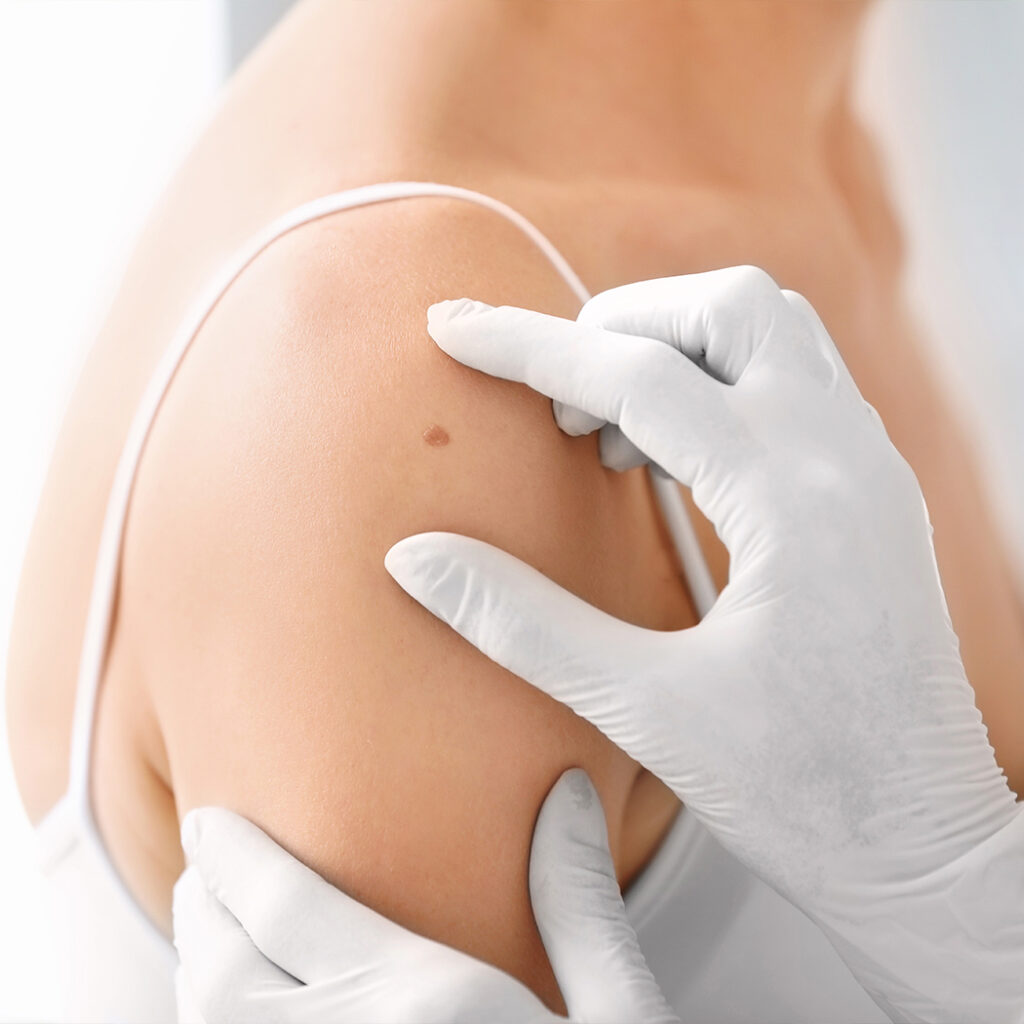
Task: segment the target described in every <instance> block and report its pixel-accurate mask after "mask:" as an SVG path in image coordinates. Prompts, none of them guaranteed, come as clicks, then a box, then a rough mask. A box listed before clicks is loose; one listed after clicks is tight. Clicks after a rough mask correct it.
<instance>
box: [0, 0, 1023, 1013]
mask: <svg viewBox="0 0 1024 1024" xmlns="http://www.w3.org/2000/svg"><path fill="white" fill-rule="evenodd" d="M285 2H286V0H261V2H260V4H257V3H256V0H236V4H235V8H234V13H235V15H236V24H235V26H234V27H235V30H236V34H235V36H234V37H232V36H231V34H230V33H229V31H228V28H227V26H228V24H229V22H228V20H227V18H226V15H225V11H226V8H225V5H224V2H223V0H134V2H129V0H121V2H116V0H23V2H13V0H6V2H0V624H2V626H3V630H2V634H0V664H5V663H6V652H7V624H8V622H9V618H10V612H11V607H12V604H13V597H14V591H15V587H16V583H17V575H18V571H19V567H20V561H21V555H22V548H23V545H24V543H25V539H26V537H27V535H28V530H29V526H30V523H31V518H32V514H33V510H34V506H35V502H36V499H37V495H38V492H39V488H40V486H41V484H42V480H43V474H44V472H45V467H46V462H47V459H48V456H49V451H50V448H51V445H52V443H53V439H54V437H55V435H56V431H57V427H58V425H59V421H60V416H61V413H62V410H63V407H64V403H65V401H66V399H67V396H68V393H69V391H70V388H71V387H72V385H73V383H74V380H75V374H76V371H77V368H78V366H79V364H80V361H81V359H82V357H83V355H84V352H85V351H86V349H87V347H88V345H89V344H90V342H91V338H92V335H93V333H94V331H95V329H96V327H97V325H98V323H99V320H100V319H101V317H102V315H103V312H104V310H105V307H106V304H107V302H108V301H109V299H110V297H111V295H112V292H113V288H114V285H115V283H116V281H117V278H118V275H119V272H120V268H121V266H122V265H123V262H124V260H125V259H126V258H127V256H128V253H129V250H130V246H131V242H132V239H133V238H134V235H135V233H136V231H137V230H138V228H139V227H140V225H141V220H142V218H143V217H144V216H145V214H146V211H147V209H148V207H149V205H150V204H151V203H152V201H153V200H154V198H155V197H156V195H157V193H158V192H159V190H160V188H161V186H162V183H163V182H164V181H165V180H166V178H167V176H168V175H169V174H170V172H171V171H172V170H173V168H174V166H175V165H176V163H177V162H178V161H179V160H180V159H181V157H182V156H183V155H184V152H185V151H186V149H187V146H188V145H189V142H190V140H191V138H192V137H193V135H194V132H195V131H196V130H198V127H199V126H200V125H201V123H202V121H203V118H204V117H205V116H206V114H207V112H208V110H209V105H210V103H211V100H212V97H213V96H214V94H215V92H216V89H217V87H218V85H219V82H220V81H221V79H222V77H223V75H224V74H225V72H226V69H227V67H228V66H229V63H230V60H231V52H232V45H231V44H232V38H234V42H235V44H236V45H237V36H238V25H237V19H238V16H239V15H238V12H239V10H241V11H242V12H243V13H242V20H248V21H249V22H250V24H248V25H246V26H243V28H245V29H246V31H247V32H248V33H249V34H253V33H254V32H257V28H259V27H262V26H261V25H260V26H257V27H256V28H254V26H253V24H252V22H253V21H254V19H256V12H257V9H258V8H260V9H261V10H260V14H259V17H260V18H264V17H266V13H265V12H266V11H267V10H268V9H271V8H273V7H274V6H275V5H283V4H284V3H285ZM410 2H414V0H410ZM247 4H248V5H249V6H246V5H247ZM1022 53H1024V4H1021V3H1019V2H1016V0H1007V2H999V0H884V2H883V4H882V5H881V6H880V7H879V8H877V9H876V10H875V12H874V13H873V15H872V20H871V23H870V25H869V29H868V32H867V34H866V37H865V50H864V62H863V68H864V74H863V78H862V85H861V92H860V95H861V101H862V105H863V107H864V109H865V112H866V114H867V115H868V116H869V119H870V120H871V121H872V123H873V124H875V126H876V128H877V130H878V131H879V133H880V135H881V137H882V139H883V141H884V142H885V143H886V145H887V147H888V154H889V165H890V170H891V181H892V186H893V189H894V191H895V193H896V195H897V197H898V198H899V200H900V203H901V205H902V208H903V211H904V216H905V219H906V226H907V228H908V231H909V241H910V256H911V262H910V273H909V275H908V287H909V289H910V294H911V296H912V298H913V299H914V302H915V305H916V307H917V308H918V311H919V315H920V316H921V319H922V322H923V323H925V325H926V326H927V327H928V328H929V329H930V334H931V336H932V339H933V343H934V345H935V353H936V358H937V360H939V361H940V362H941V363H942V365H943V366H944V367H945V368H946V371H947V373H948V374H949V375H950V380H951V381H952V382H954V384H955V391H956V394H957V396H958V398H959V399H960V401H961V402H962V404H963V406H964V408H965V409H966V410H967V411H968V412H970V413H972V414H974V420H973V422H974V424H975V426H976V429H977V431H978V437H979V446H980V451H981V452H982V453H983V455H984V457H985V459H986V461H987V464H988V467H989V471H990V473H991V478H992V482H993V486H997V487H998V489H999V494H1000V495H1001V496H1002V499H1003V508H1004V519H1005V522H1006V523H1007V526H1008V528H1013V527H1015V528H1016V529H1011V532H1012V534H1013V536H1014V537H1017V536H1024V515H1022V514H1021V512H1020V511H1018V510H1021V509H1024V473H1022V472H1021V471H1020V467H1021V466H1022V465H1024V441H1022V439H1024V402H1022V401H1021V399H1022V398H1024V131H1022V115H1021V111H1022V110H1024V61H1021V59H1020V55H1021V54H1022ZM1022 552H1024V547H1022ZM1020 561H1021V563H1022V564H1024V557H1022V558H1021V560H1020ZM0 716H2V712H0ZM0 733H2V738H0V1021H10V1020H19V1019H21V1020H39V1019H42V1018H45V1017H47V1016H52V1014H53V1012H54V1010H53V1004H52V1001H51V997H49V996H48V989H49V986H48V985H47V983H46V959H45V949H46V938H45V936H46V932H45V926H46V922H45V920H44V919H43V918H41V917H39V915H38V912H37V907H38V906H39V903H40V883H39V879H38V878H37V876H36V875H35V872H34V868H33V867H32V853H31V846H30V839H31V832H30V829H29V827H28V823H27V822H26V820H25V818H24V815H23V812H22V810H21V807H20V804H19V802H18V799H17V795H16V792H15V790H14V786H13V780H12V778H11V774H10V770H9V765H8V761H7V750H6V729H3V730H0Z"/></svg>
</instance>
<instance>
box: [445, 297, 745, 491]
mask: <svg viewBox="0 0 1024 1024" xmlns="http://www.w3.org/2000/svg"><path fill="white" fill-rule="evenodd" d="M427 330H428V332H429V333H430V336H431V337H432V338H433V339H434V341H436V342H437V344H438V345H439V346H440V347H441V348H442V349H443V350H444V351H445V352H447V353H448V354H449V355H450V356H452V357H453V358H455V359H458V360H459V361H460V362H461V363H464V364H465V365H467V366H471V367H473V368H474V369H477V370H482V371H483V372H485V373H489V374H491V375H492V376H495V377H501V378H503V379H505V380H514V381H519V382H521V383H523V384H528V385H529V386H530V387H532V388H533V389H534V390H535V391H539V392H540V393H541V394H544V395H547V396H548V397H549V398H552V399H555V400H556V401H559V402H564V403H566V404H567V405H571V406H574V407H575V408H577V409H581V410H583V411H584V412H585V413H588V414H590V415H591V416H594V417H597V418H598V419H601V420H605V421H607V422H610V423H615V424H618V426H619V427H620V428H621V430H622V432H623V433H624V434H625V435H626V436H627V437H628V438H629V439H630V440H631V441H632V442H633V444H635V445H636V446H637V447H638V448H639V449H640V450H641V451H642V452H644V454H645V455H646V456H647V457H648V458H650V459H651V460H653V461H654V462H657V463H658V464H659V465H661V466H662V467H664V468H665V469H666V470H667V471H668V472H669V473H671V474H672V475H673V476H674V477H675V478H676V479H677V480H680V481H681V482H683V483H686V484H689V483H690V482H691V480H692V477H693V474H694V473H695V471H696V469H697V466H698V465H699V463H700V462H701V461H703V460H704V459H705V458H708V457H713V456H714V453H715V452H716V451H719V450H720V449H721V444H722V441H723V439H724V438H727V437H729V436H731V435H732V434H733V433H734V429H733V422H732V421H733V417H732V415H731V410H730V408H729V405H728V397H727V392H728V391H729V390H730V389H728V388H727V387H724V386H723V385H722V384H720V383H719V382H718V381H716V380H715V379H714V378H713V377H711V376H710V375H709V374H706V373H704V372H703V371H702V370H701V369H700V368H699V367H698V366H696V365H695V364H694V363H693V362H692V361H691V360H690V359H688V358H687V357H686V356H684V355H683V354H682V353H680V352H678V351H676V350H675V349H673V348H672V347H670V346H667V345H665V344H664V343H662V342H660V341H655V340H654V339H652V338H646V337H641V336H637V335H631V334H621V333H618V332H616V331H610V330H607V329H605V328H602V327H596V326H592V325H588V324H580V323H577V322H576V321H574V320H567V319H564V318H563V317H557V316H551V315H550V314H547V313H539V312H536V311H534V310H530V309H523V308H521V307H518V306H489V305H487V304H486V303H482V302H474V301H473V300H471V299H458V300H449V301H446V302H439V303H434V304H433V305H432V306H431V307H430V308H429V310H428V315H427Z"/></svg>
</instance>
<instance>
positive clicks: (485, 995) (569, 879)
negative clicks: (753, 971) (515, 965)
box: [174, 768, 678, 1024]
mask: <svg viewBox="0 0 1024 1024" xmlns="http://www.w3.org/2000/svg"><path fill="white" fill-rule="evenodd" d="M182 845H183V846H184V848H185V852H186V856H187V858H188V861H189V867H187V868H186V870H185V872H184V873H183V874H182V876H181V878H180V879H179V880H178V882H177V884H176V885H175V887H174V933H175V945H176V946H177V948H178V952H179V955H180V957H181V966H180V968H179V976H178V990H179V1017H180V1019H181V1020H182V1021H183V1022H184V1021H185V1020H186V1019H187V1018H189V1013H190V1011H189V1010H188V1009H186V1008H184V1007H183V1006H182V1005H181V1001H183V1000H184V1001H186V1002H191V1003H192V1004H193V1007H194V1009H192V1010H191V1012H192V1013H193V1014H194V1013H198V1014H199V1015H201V1019H202V1020H204V1021H205V1022H206V1024H220V1022H222V1021H240V1022H241V1021H244V1022H246V1024H261V1022H268V1024H271V1022H272V1024H290V1022H294V1024H346V1022H354V1024H369V1022H378V1021H379V1022H385V1021H404V1022H417V1024H419V1022H431V1021H444V1022H456V1021H458V1022H472V1024H479V1022H483V1021H487V1022H496V1024H500V1022H502V1021H507V1022H510V1024H511V1022H516V1024H551V1022H554V1021H564V1020H566V1019H570V1020H573V1021H594V1022H596V1021H609V1022H620V1021H636V1022H638V1024H647V1022H651V1024H654V1022H657V1024H669V1022H677V1024H678V1018H677V1017H676V1016H675V1015H674V1014H673V1013H672V1011H671V1009H670V1008H669V1007H668V1005H667V1004H666V1002H665V1000H664V997H663V996H662V994H661V991H660V990H659V988H658V985H657V982H655V980H654V978H653V976H652V975H651V973H650V971H649V970H648V968H647V965H646V963H645V962H644V958H643V955H642V954H641V953H640V949H639V947H638V945H637V941H636V935H635V933H634V932H633V929H632V926H631V925H630V924H629V921H628V919H627V917H626V911H625V908H624V906H623V903H622V896H621V894H620V892H619V886H618V883H617V882H616V878H615V869H614V865H613V864H612V860H611V855H610V854H609V852H608V833H607V830H606V825H605V819H604V812H603V811H602V809H601V801H600V798H599V797H598V795H597V792H596V791H595V790H594V788H593V786H592V785H591V782H590V780H589V778H588V777H587V775H586V773H585V772H584V771H582V770H581V769H578V768H577V769H571V770H569V771H568V772H566V773H565V774H564V775H562V777H561V778H560V779H559V780H558V782H556V783H555V785H554V787H553V788H552V790H551V792H550V794H549V795H548V798H547V799H546V800H545V802H544V805H543V807H542V808H541V811H540V815H539V817H538V819H537V825H536V828H535V830H534V835H533V844H532V847H531V852H530V872H529V876H530V897H531V900H532V903H533V910H534V915H535V917H536V921H537V926H538V928H539V930H540V934H541V938H542V939H543V941H544V946H545V949H546V950H547V953H548V957H549V959H550V961H551V966H552V969H553V970H554V973H555V977H556V979H557V980H558V984H559V987H560V988H561V990H562V996H563V998H564V999H565V1002H566V1006H567V1007H568V1009H569V1015H570V1016H569V1018H564V1017H560V1016H558V1015H556V1014H554V1013H552V1012H551V1011H549V1010H548V1009H547V1008H546V1007H545V1006H544V1005H543V1003H541V1001H540V1000H539V999H538V998H537V997H536V996H535V995H534V994H533V993H532V992H531V991H530V990H529V989H528V988H526V987H525V986H524V985H522V984H521V983H520V982H518V981H516V980H515V979H514V978H512V977H511V976H510V975H508V974H506V973H504V972H503V971H500V970H498V969H497V968H495V967H491V966H490V965H488V964H485V963H483V962H481V961H479V960H475V959H474V958H473V957H470V956H467V955H466V954H464V953H460V952H458V951H456V950H454V949H450V948H449V947H447V946H443V945H441V944H440V943H438V942H432V941H430V940H429V939H425V938H423V937H422V936H419V935H416V934H414V933H413V932H410V931H407V930H406V929H405V928H402V927H400V926H399V925H397V924H394V923H393V922H391V921H389V920H388V919H387V918H384V917H382V916H381V915H380V914H377V913H375V912H374V911H372V910H370V909H369V908H367V907H365V906H363V905H362V904H361V903H358V902H356V901H355V900H353V899H351V898H350V897H348V896H346V895H345V894H344V893H343V892H341V891H340V890H339V889H336V888H335V887H334V886H332V885H330V884H329V883H328V882H327V881H325V880H324V879H323V878H321V876H320V875H318V874H316V873H315V872H314V871H311V870H310V869H309V868H307V867H305V866H304V865H303V864H301V863H300V862H299V861H297V860H296V859H295V858H294V857H292V856H291V855H290V854H288V853H287V852H286V851H284V850H283V849H282V848H281V847H280V846H278V845H277V843H275V842H274V841H273V840H272V839H270V837H269V836H267V835H266V834H265V833H264V832H262V831H261V830H260V829H259V828H257V827H256V826H255V825H253V824H252V823H251V822H249V821H247V820H246V819H245V818H242V817H239V816H238V815H236V814H232V813H231V812H230V811H227V810H224V809H222V808H215V807H214V808H201V809H197V810H194V811H190V812H189V813H188V814H187V815H186V816H185V819H184V821H183V822H182Z"/></svg>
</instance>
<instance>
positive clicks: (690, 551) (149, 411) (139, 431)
mask: <svg viewBox="0 0 1024 1024" xmlns="http://www.w3.org/2000/svg"><path fill="white" fill-rule="evenodd" d="M410 196H444V197H448V198H452V199H465V200H467V201H469V202H473V203H478V204H479V205H481V206H485V207H487V208H489V209H491V210H494V211H495V212H497V213H500V214H501V215H502V216H504V217H506V218H507V219H508V220H510V221H511V222H512V223H513V224H515V225H516V226H517V227H519V228H520V229H521V230H522V231H523V232H524V233H525V234H526V235H527V236H528V237H529V238H531V239H532V240H533V241H534V242H535V243H536V244H537V246H538V248H539V249H540V250H541V251H542V252H543V253H544V254H545V255H546V256H547V257H548V259H549V260H550V261H551V264H552V265H553V266H554V268H555V269H556V270H557V271H558V272H559V273H560V274H561V275H562V277H563V278H564V279H565V281H566V284H568V286H569V287H570V288H571V289H572V290H573V292H574V293H575V294H576V296H577V297H578V298H579V300H580V302H586V301H587V300H588V299H589V298H590V293H589V292H588V291H587V289H586V287H585V286H584V284H583V282H582V281H581V280H580V278H579V277H578V276H577V274H576V273H575V271H574V270H573V269H572V268H571V267H570V266H569V264H568V262H567V261H566V259H565V258H564V257H563V256H562V254H561V253H560V252H559V251H558V250H557V249H556V248H555V247H554V245H553V244H552V243H551V242H550V240H549V239H548V238H547V237H546V236H545V235H544V234H543V233H542V232H541V231H540V230H539V229H538V228H537V227H536V226H535V225H533V224H532V223H530V221H528V220H527V219H526V218H525V217H524V216H523V215H522V214H521V213H518V212H517V211H516V210H514V209H513V208H512V207H511V206H508V205H507V204H506V203H503V202H501V201H500V200H499V199H494V198H493V197H491V196H488V195H485V194H483V193H482V192H475V191H473V190H472V189H466V188H460V187H458V186H456V185H445V184H439V183H437V182H424V181H386V182H378V183H375V184H371V185H363V186H360V187H357V188H352V189H346V190H344V191H342V192H334V193H331V194H330V195H326V196H321V197H320V198H318V199H314V200H311V201H310V202H308V203H304V204H303V205H301V206H298V207H296V208H295V209H293V210H290V211H289V212H287V213H285V214H283V215H282V216H281V217H279V218H277V219H276V220H274V221H273V222H272V223H271V224H269V225H268V226H267V227H266V228H265V229H264V230H263V231H261V232H260V233H259V234H257V235H256V236H255V237H254V238H253V239H251V240H250V241H249V243H248V244H247V245H245V246H243V247H242V249H241V251H240V252H239V253H237V254H236V255H235V257H234V258H233V259H232V260H231V261H230V262H229V264H228V266H227V267H226V268H225V269H224V271H223V272H222V274H221V275H220V276H219V277H218V278H216V279H214V280H213V282H212V283H211V285H210V287H209V288H208V289H207V290H206V291H205V292H203V293H201V294H200V296H199V298H198V300H197V301H196V302H195V303H194V304H193V306H192V307H190V310H189V313H188V315H186V317H185V319H184V321H183V322H182V325H181V328H180V330H179V331H178V333H177V334H176V335H175V336H174V337H173V339H172V341H171V343H170V345H169V346H168V348H167V350H166V352H165V353H164V354H163V356H162V357H161V359H160V361H159V363H158V364H157V366H156V369H155V371H154V372H153V375H152V377H151V379H150V381H149V383H148V385H147V386H146V390H145V391H144V392H143V394H142V398H141V400H140V402H139V405H138V408H137V409H136V411H135V415H134V417H133V419H132V422H131V425H130V427H129V429H128V436H127V438H126V440H125V444H124V448H123V450H122V452H121V458H120V460H119V462H118V464H117V469H116V471H115V474H114V482H113V486H112V488H111V492H110V497H109V499H108V501H107V509H106V513H105V517H104V520H103V531H102V533H101V535H100V545H99V551H98V554H97V558H96V569H95V572H94V575H93V585H92V592H91V596H90V600H89V611H88V616H87V619H86V626H85V636H84V640H83V644H82V652H81V658H80V661H79V668H78V680H77V684H76V685H77V689H76V693H75V709H74V717H73V720H72V731H71V757H70V771H69V778H68V790H67V792H66V794H65V796H64V797H63V798H62V801H61V803H62V804H66V805H70V806H69V807H68V808H67V810H68V811H70V812H71V813H73V814H75V816H76V817H77V818H78V820H79V821H80V822H81V824H82V825H83V826H84V827H85V830H86V832H87V833H88V834H89V835H90V836H91V837H92V839H93V840H95V841H96V842H98V843H99V845H100V846H101V847H102V845H103V844H102V840H101V839H100V835H99V831H98V829H97V827H96V823H95V819H94V818H93V814H92V806H91V801H90V794H89V765H90V761H91V747H92V736H93V724H94V719H95V714H96V698H97V690H98V687H99V681H100V677H101V676H102V673H103V667H104V663H105V660H106V653H107V642H108V639H109V633H110V625H111V621H110V620H111V611H112V608H113V605H114V597H115V594H116V591H117V582H118V575H119V569H120V557H121V543H122V537H123V533H124V525H125V520H126V517H127V511H128V501H129V498H130V496H131V489H132V484H133V482H134V479H135V472H136V469H137V468H138V465H139V460H140V458H141V456H142V450H143V447H144V445H145V443H146V437H147V436H148V434H149V430H150V427H151V426H152V423H153V419H154V417H155V416H156V412H157V410H158V408H159V406H160V402H161V401H162V399H163V396H164V393H165V392H166V390H167V387H168V385H169V384H170V381H171V378H172V377H173V376H174V372H175V370H177V368H178V365H179V363H180V362H181V360H182V358H183V356H184V355H185V352H186V351H187V350H188V347H189V345H190V344H191V342H192V339H193V338H194V337H195V335H196V333H197V332H198V331H199V328H200V327H201V326H202V324H203V322H204V321H205V320H206V317H207V316H208V315H209V314H210V311H211V310H212V309H213V307H214V306H215V305H216V303H217V300H218V299H219V298H220V297H221V295H222V294H223V293H224V292H225V291H226V290H227V288H228V286H229V285H230V284H231V283H232V282H233V281H234V280H235V278H236V277H238V275H239V274H240V273H241V272H242V271H243V270H244V269H245V268H246V267H247V266H248V265H249V263H251V262H252V260H253V259H254V258H255V257H256V256H257V255H258V254H259V253H260V252H262V251H263V249H265V248H266V247H267V246H268V245H269V244H270V243H271V242H273V241H274V240H275V239H277V238H280V237H281V236H282V235H284V234H286V233H287V232H288V231H291V230H292V229H293V228H296V227H299V226H300V225H302V224H307V223H309V222H310V221H313V220H317V219H318V218H320V217H325V216H327V215H328V214H332V213H336V212H338V211H340V210H346V209H349V208H351V207H357V206H367V205H370V204H372V203H380V202H385V201H388V200H392V199H403V198H406V197H410ZM650 470H651V474H650V475H651V481H652V484H653V485H654V491H655V495H656V498H657V500H658V504H659V506H660V508H661V512H662V515H663V516H664V518H665V522H666V525H667V526H668V529H669V534H670V536H671V537H672V539H673V542H674V544H675V547H676V550H677V552H678V553H679V556H680V559H681V562H682V566H683V567H684V568H685V574H684V582H686V583H687V584H688V586H689V589H690V592H691V595H693V597H694V600H695V603H696V605H697V608H698V613H699V614H704V613H705V612H706V611H707V609H708V608H710V606H711V604H712V603H714V598H715V594H716V592H715V588H714V583H713V582H712V580H711V574H710V572H709V571H708V567H707V563H706V561H705V560H704V556H703V553H702V552H701V549H700V546H699V544H698V542H697V538H696V534H695V533H694V530H693V526H692V524H691V522H690V518H689V514H688V512H687V510H686V506H685V504H684V503H683V500H682V496H681V495H680V493H679V488H678V487H677V486H676V484H675V482H674V481H671V480H666V479H664V478H663V476H660V475H659V474H658V473H657V471H655V470H654V468H653V467H650ZM62 809H63V808H62Z"/></svg>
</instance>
